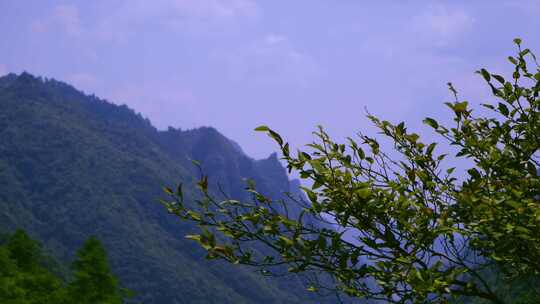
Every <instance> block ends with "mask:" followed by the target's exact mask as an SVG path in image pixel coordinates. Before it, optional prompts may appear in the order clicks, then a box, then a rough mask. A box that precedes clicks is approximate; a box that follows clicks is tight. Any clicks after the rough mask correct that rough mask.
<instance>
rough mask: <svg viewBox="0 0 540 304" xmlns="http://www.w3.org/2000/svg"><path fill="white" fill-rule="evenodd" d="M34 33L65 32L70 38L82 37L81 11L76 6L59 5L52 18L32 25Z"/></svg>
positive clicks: (49, 17) (37, 21) (40, 20)
mask: <svg viewBox="0 0 540 304" xmlns="http://www.w3.org/2000/svg"><path fill="white" fill-rule="evenodd" d="M30 29H31V30H32V31H34V32H49V31H63V32H64V33H66V34H67V35H69V36H77V37H78V36H80V35H81V34H82V33H83V27H82V24H81V19H80V15H79V10H78V8H77V7H76V6H74V5H57V6H55V7H54V9H53V12H52V14H51V15H50V16H48V17H47V18H44V19H39V20H36V21H34V22H32V23H31V25H30Z"/></svg>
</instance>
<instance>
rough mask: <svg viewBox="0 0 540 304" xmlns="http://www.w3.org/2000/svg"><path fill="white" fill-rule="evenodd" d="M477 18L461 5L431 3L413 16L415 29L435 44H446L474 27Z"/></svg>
mask: <svg viewBox="0 0 540 304" xmlns="http://www.w3.org/2000/svg"><path fill="white" fill-rule="evenodd" d="M474 23H475V19H474V18H473V17H472V16H470V15H469V14H467V12H466V11H465V10H463V9H462V8H459V7H449V6H445V5H443V4H437V5H431V6H429V7H427V9H426V10H425V11H423V12H421V13H420V14H419V15H416V16H415V17H414V18H413V29H414V31H415V32H416V33H418V34H420V35H421V36H424V38H427V39H428V40H430V41H431V42H433V44H435V45H438V46H445V45H448V44H451V43H453V42H454V41H455V40H456V39H458V38H459V37H460V36H461V35H462V34H464V33H465V32H467V31H468V30H470V29H472V27H473V25H474Z"/></svg>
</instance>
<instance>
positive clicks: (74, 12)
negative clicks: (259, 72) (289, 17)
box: [30, 0, 260, 42]
mask: <svg viewBox="0 0 540 304" xmlns="http://www.w3.org/2000/svg"><path fill="white" fill-rule="evenodd" d="M98 7H100V9H98V10H97V13H96V15H95V16H92V18H93V20H91V24H83V22H82V21H81V14H80V12H79V9H78V7H77V6H75V5H57V6H55V7H54V8H53V11H52V12H51V13H50V14H49V15H48V16H47V17H44V18H41V19H38V20H35V21H34V22H32V23H31V24H30V29H31V31H32V32H35V33H44V32H57V33H62V34H67V35H68V36H71V37H80V36H82V35H84V36H85V38H97V39H101V40H105V41H109V42H124V41H126V40H127V39H129V38H131V37H134V36H136V34H137V32H138V29H141V28H142V29H145V28H147V27H148V26H149V25H150V26H156V25H157V26H160V27H162V29H165V30H173V31H177V32H182V33H206V32H216V31H219V30H224V29H225V28H227V26H230V25H234V24H237V23H240V22H242V21H243V20H256V19H257V18H258V17H259V15H260V9H259V7H258V5H257V4H256V3H255V2H254V1H253V0H197V1H193V0H153V1H145V0H131V1H128V0H125V1H122V2H120V3H113V2H104V4H103V5H101V6H98Z"/></svg>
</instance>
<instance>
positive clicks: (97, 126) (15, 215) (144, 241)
mask: <svg viewBox="0 0 540 304" xmlns="http://www.w3.org/2000/svg"><path fill="white" fill-rule="evenodd" d="M179 121H181V117H179ZM190 159H195V160H198V161H200V162H201V164H202V167H203V169H204V171H205V173H206V174H208V175H209V176H210V180H211V181H212V183H213V185H216V183H218V182H219V183H220V185H221V186H222V188H223V190H224V191H225V192H226V193H227V194H228V195H230V196H231V197H235V198H246V193H245V192H244V188H245V183H244V182H243V178H250V179H253V180H254V181H255V182H256V183H257V185H258V189H260V190H261V192H263V193H264V194H266V195H268V196H270V197H273V198H283V197H284V192H289V191H290V192H291V193H293V194H295V195H301V194H300V191H299V189H298V187H299V184H298V182H291V181H289V180H288V177H287V174H286V171H285V169H284V168H283V167H282V166H281V164H280V163H279V160H278V159H277V157H276V155H275V154H274V155H271V156H270V157H269V158H267V159H263V160H253V159H251V158H250V157H248V156H246V155H245V154H244V153H243V152H242V150H241V148H240V146H238V144H236V143H234V142H233V141H231V140H229V139H228V138H226V137H225V136H223V135H222V134H220V133H219V132H218V131H217V130H216V129H214V128H210V127H204V128H198V129H193V130H186V131H183V130H178V129H174V128H169V129H168V130H166V131H159V130H157V129H156V128H155V127H153V126H152V124H151V123H150V121H149V120H148V119H145V118H143V117H142V116H141V115H140V114H137V113H135V112H134V111H133V110H131V109H129V108H128V107H127V106H118V105H114V104H112V103H109V102H107V101H105V100H102V99H100V98H97V97H95V96H93V95H90V96H89V95H85V94H83V93H81V92H80V91H78V90H76V89H75V88H73V87H72V86H70V85H68V84H66V83H63V82H60V81H56V80H50V79H42V78H39V77H35V76H33V75H31V74H29V73H22V74H20V75H15V74H9V75H7V76H4V77H0V230H9V231H11V230H13V229H15V228H18V227H20V228H24V229H25V230H27V231H29V232H30V233H31V234H32V235H33V236H34V237H36V238H38V239H40V240H42V242H43V243H44V244H45V247H46V248H48V249H49V250H51V251H52V252H53V253H54V254H55V255H57V256H58V257H59V258H61V259H63V260H69V259H71V258H72V257H71V256H70V255H69V254H68V253H69V252H73V249H74V248H77V247H79V246H80V245H81V243H82V242H83V241H84V239H86V238H87V237H88V236H89V235H96V236H97V237H98V238H99V239H100V240H102V241H103V243H104V245H105V247H106V248H107V250H108V252H109V255H110V260H111V264H112V267H113V270H114V271H115V272H116V273H117V274H118V275H119V276H120V278H121V280H122V282H125V283H126V285H127V286H126V287H128V288H130V289H133V290H135V291H137V292H138V293H139V294H138V298H137V300H138V301H141V302H142V303H263V304H264V303H321V302H325V301H331V300H325V301H323V300H321V299H318V298H317V299H316V298H313V297H312V296H310V295H309V294H308V293H307V292H302V285H301V283H300V282H299V281H298V280H297V279H295V278H291V279H288V280H285V281H284V280H282V279H279V280H272V279H267V278H263V277H261V276H259V275H257V274H255V273H254V271H253V269H250V268H245V267H233V266H230V265H226V264H224V263H221V262H217V261H205V260H204V259H201V258H200V256H203V253H202V252H201V250H200V249H199V248H198V246H197V245H196V244H193V243H192V242H190V241H188V240H185V239H184V238H183V235H184V234H186V233H188V232H189V231H192V230H193V227H191V226H190V225H189V224H187V223H184V222H180V221H179V220H178V219H177V218H175V217H174V216H172V215H169V214H167V213H166V211H165V210H164V208H163V207H162V206H161V205H160V204H158V203H157V200H158V199H159V198H160V197H163V195H162V193H161V189H162V186H164V185H171V183H176V182H180V181H181V182H183V183H184V184H185V185H186V186H185V188H186V189H188V190H187V192H186V196H187V198H188V200H189V199H192V198H193V197H194V195H195V194H194V193H193V192H192V191H189V189H190V188H191V189H193V188H194V182H195V180H196V178H197V177H198V172H197V170H196V168H195V167H194V166H193V165H192V163H191V161H190ZM171 186H173V185H171ZM293 286H294V288H293Z"/></svg>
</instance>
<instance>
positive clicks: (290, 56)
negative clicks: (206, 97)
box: [216, 34, 321, 86]
mask: <svg viewBox="0 0 540 304" xmlns="http://www.w3.org/2000/svg"><path fill="white" fill-rule="evenodd" d="M216 57H218V58H219V59H223V60H224V61H225V62H226V65H227V70H228V73H229V76H230V77H231V78H232V79H233V80H236V81H241V82H243V81H245V80H247V79H250V80H251V81H254V82H258V83H259V84H292V85H299V86H307V85H309V84H310V82H311V81H312V80H314V79H315V78H316V77H317V76H318V75H319V74H320V73H321V67H320V66H319V65H318V64H317V62H316V61H315V59H314V58H313V57H312V56H310V55H309V54H308V53H307V52H305V51H302V50H299V49H298V48H297V47H295V46H294V44H293V43H292V42H291V41H290V40H289V39H288V38H287V37H286V36H283V35H277V34H269V35H266V36H264V37H263V38H262V39H258V40H256V41H254V42H252V43H249V44H246V45H243V46H240V47H238V48H237V49H235V50H234V51H232V52H230V53H228V54H217V55H216Z"/></svg>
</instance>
